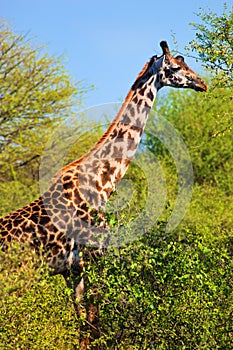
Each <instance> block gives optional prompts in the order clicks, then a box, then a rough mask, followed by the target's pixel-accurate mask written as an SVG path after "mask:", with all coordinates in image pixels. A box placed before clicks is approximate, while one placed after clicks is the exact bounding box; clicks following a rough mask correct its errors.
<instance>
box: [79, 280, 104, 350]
mask: <svg viewBox="0 0 233 350" xmlns="http://www.w3.org/2000/svg"><path fill="white" fill-rule="evenodd" d="M88 286H89V283H88V277H87V276H86V275H84V276H83V277H82V279H81V280H80V281H79V283H78V284H77V286H76V288H75V303H76V306H75V309H76V313H77V315H78V317H79V318H81V319H82V321H83V322H82V324H81V326H80V350H86V349H87V348H88V346H91V344H92V342H93V341H95V340H97V339H99V338H100V336H101V331H100V319H99V308H98V306H97V305H96V304H95V300H96V299H97V298H98V293H93V295H91V297H90V296H89V297H88V298H87V292H88ZM90 300H91V301H90ZM91 349H93V350H99V346H97V345H95V346H93V345H92V346H91Z"/></svg>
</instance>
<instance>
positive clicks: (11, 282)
mask: <svg viewBox="0 0 233 350" xmlns="http://www.w3.org/2000/svg"><path fill="white" fill-rule="evenodd" d="M0 266H1V273H0V285H1V290H0V306H1V307H0V310H1V312H0V324H1V337H0V348H1V349H8V350H10V349H54V350H55V349H78V336H77V329H76V327H77V323H76V318H75V314H74V310H73V304H72V300H71V297H70V293H69V289H67V287H66V286H65V283H64V280H63V279H62V277H61V276H49V271H48V268H47V264H44V263H43V261H42V260H41V259H39V258H38V256H35V255H34V254H33V253H32V251H31V249H30V248H29V247H27V246H24V250H22V248H21V247H20V246H19V245H18V244H14V245H13V248H12V250H11V251H8V252H7V253H3V252H1V253H0Z"/></svg>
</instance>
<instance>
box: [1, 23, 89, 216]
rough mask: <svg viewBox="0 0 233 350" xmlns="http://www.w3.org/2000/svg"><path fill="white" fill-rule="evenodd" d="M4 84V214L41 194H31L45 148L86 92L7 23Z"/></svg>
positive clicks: (53, 59) (3, 29) (3, 28)
mask: <svg viewBox="0 0 233 350" xmlns="http://www.w3.org/2000/svg"><path fill="white" fill-rule="evenodd" d="M0 81H1V88H0V130H1V132H0V180H1V186H0V191H1V194H2V203H1V204H2V208H4V209H2V214H4V213H5V212H7V211H8V210H12V209H14V208H16V207H17V206H19V205H22V204H25V202H26V201H28V200H31V195H32V196H35V195H36V194H37V192H38V189H37V187H36V188H35V187H34V189H32V188H31V191H28V189H27V187H28V186H32V187H33V185H32V184H33V181H34V183H35V182H36V180H37V179H38V168H39V160H40V156H41V153H42V150H43V147H44V145H45V143H46V141H47V139H48V137H49V134H50V132H51V130H52V129H53V128H54V127H55V126H56V125H57V124H58V123H59V122H60V121H61V120H63V119H64V118H66V117H67V116H70V115H71V114H72V113H73V110H74V106H75V107H77V106H79V105H80V104H81V98H82V93H83V92H84V90H83V89H82V87H81V83H80V82H77V83H74V82H72V81H71V79H70V77H69V76H68V74H67V73H66V71H65V68H64V66H63V64H62V60H61V59H60V58H56V57H53V56H49V55H48V53H46V52H45V50H44V47H37V46H35V44H34V43H33V41H32V40H31V39H30V38H28V35H27V34H26V35H21V34H16V33H14V32H13V30H12V29H11V27H10V26H9V25H8V24H6V23H5V22H4V21H3V20H2V22H1V24H0ZM23 187H25V188H24V189H23ZM26 192H27V193H28V192H30V195H29V196H28V194H27V195H26ZM33 192H34V193H33ZM8 204H10V205H9V208H8Z"/></svg>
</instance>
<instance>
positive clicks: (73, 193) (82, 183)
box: [0, 42, 207, 273]
mask: <svg viewBox="0 0 233 350" xmlns="http://www.w3.org/2000/svg"><path fill="white" fill-rule="evenodd" d="M161 47H162V49H163V55H162V56H161V57H157V56H153V57H152V58H151V59H150V60H149V61H148V62H147V63H146V65H145V66H144V68H143V69H142V71H141V72H140V73H139V75H138V77H137V79H136V81H135V82H134V84H133V85H132V88H131V89H130V91H129V93H128V95H127V97H126V99H125V102H124V103H123V105H122V107H121V109H120V111H119V113H118V114H117V116H116V118H115V119H114V121H113V122H112V123H111V125H110V126H109V128H108V129H107V131H106V132H105V133H104V135H103V136H102V138H101V139H100V140H99V141H98V142H97V143H96V145H95V146H94V147H93V148H92V149H91V150H90V151H89V152H88V153H87V154H86V155H84V156H83V157H81V158H80V159H78V160H76V161H74V162H72V163H70V164H69V165H67V166H65V167H64V168H62V169H61V171H60V172H59V173H58V174H57V175H56V176H55V177H54V178H53V180H52V182H51V185H50V187H49V188H48V190H47V191H46V192H45V193H44V194H43V195H42V196H40V197H39V198H38V199H37V200H35V201H34V202H32V203H30V204H29V205H27V206H25V207H23V208H21V209H18V210H16V211H15V212H13V213H11V214H9V215H7V216H5V217H4V218H0V230H1V231H0V232H1V241H2V242H3V244H4V245H5V244H6V243H9V242H11V241H12V240H18V241H20V242H25V241H27V242H29V243H30V245H31V246H32V247H34V248H35V250H37V249H38V248H39V247H40V246H43V248H44V251H45V252H46V253H47V255H48V258H49V261H50V262H49V264H50V267H51V268H53V270H54V273H63V272H64V271H66V270H67V269H69V268H70V267H71V266H75V265H77V266H78V265H79V264H80V259H79V249H81V248H80V247H83V246H91V247H92V248H93V247H95V248H100V249H101V248H102V247H103V246H106V245H107V243H108V233H107V228H106V223H105V217H104V215H103V213H102V210H103V207H104V204H105V203H106V202H107V201H108V200H109V198H110V196H111V194H112V192H114V190H115V188H116V185H117V183H118V182H119V181H120V180H121V179H122V177H123V176H124V174H125V172H126V170H127V168H128V166H129V163H130V161H131V159H132V158H133V156H134V154H135V152H136V150H137V147H138V145H139V143H140V140H141V138H142V133H143V130H144V128H145V125H146V121H147V118H148V114H149V112H150V110H151V108H152V106H153V102H154V99H155V97H156V94H157V91H158V90H159V89H161V88H162V87H163V86H172V87H183V88H191V89H194V90H197V91H206V90H207V86H206V85H205V83H204V82H203V81H202V80H201V78H199V77H198V76H197V75H196V74H195V73H194V72H193V71H192V70H191V69H190V68H189V67H188V66H187V64H186V63H185V62H184V59H183V57H181V56H177V57H176V58H174V57H172V56H171V54H170V52H169V49H168V46H167V43H166V42H161Z"/></svg>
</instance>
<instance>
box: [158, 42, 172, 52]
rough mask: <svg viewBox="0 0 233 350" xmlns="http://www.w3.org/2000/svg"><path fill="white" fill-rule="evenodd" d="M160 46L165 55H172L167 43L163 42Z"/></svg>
mask: <svg viewBox="0 0 233 350" xmlns="http://www.w3.org/2000/svg"><path fill="white" fill-rule="evenodd" d="M160 46H161V48H162V50H163V55H170V50H169V47H168V44H167V42H166V41H161V43H160Z"/></svg>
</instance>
